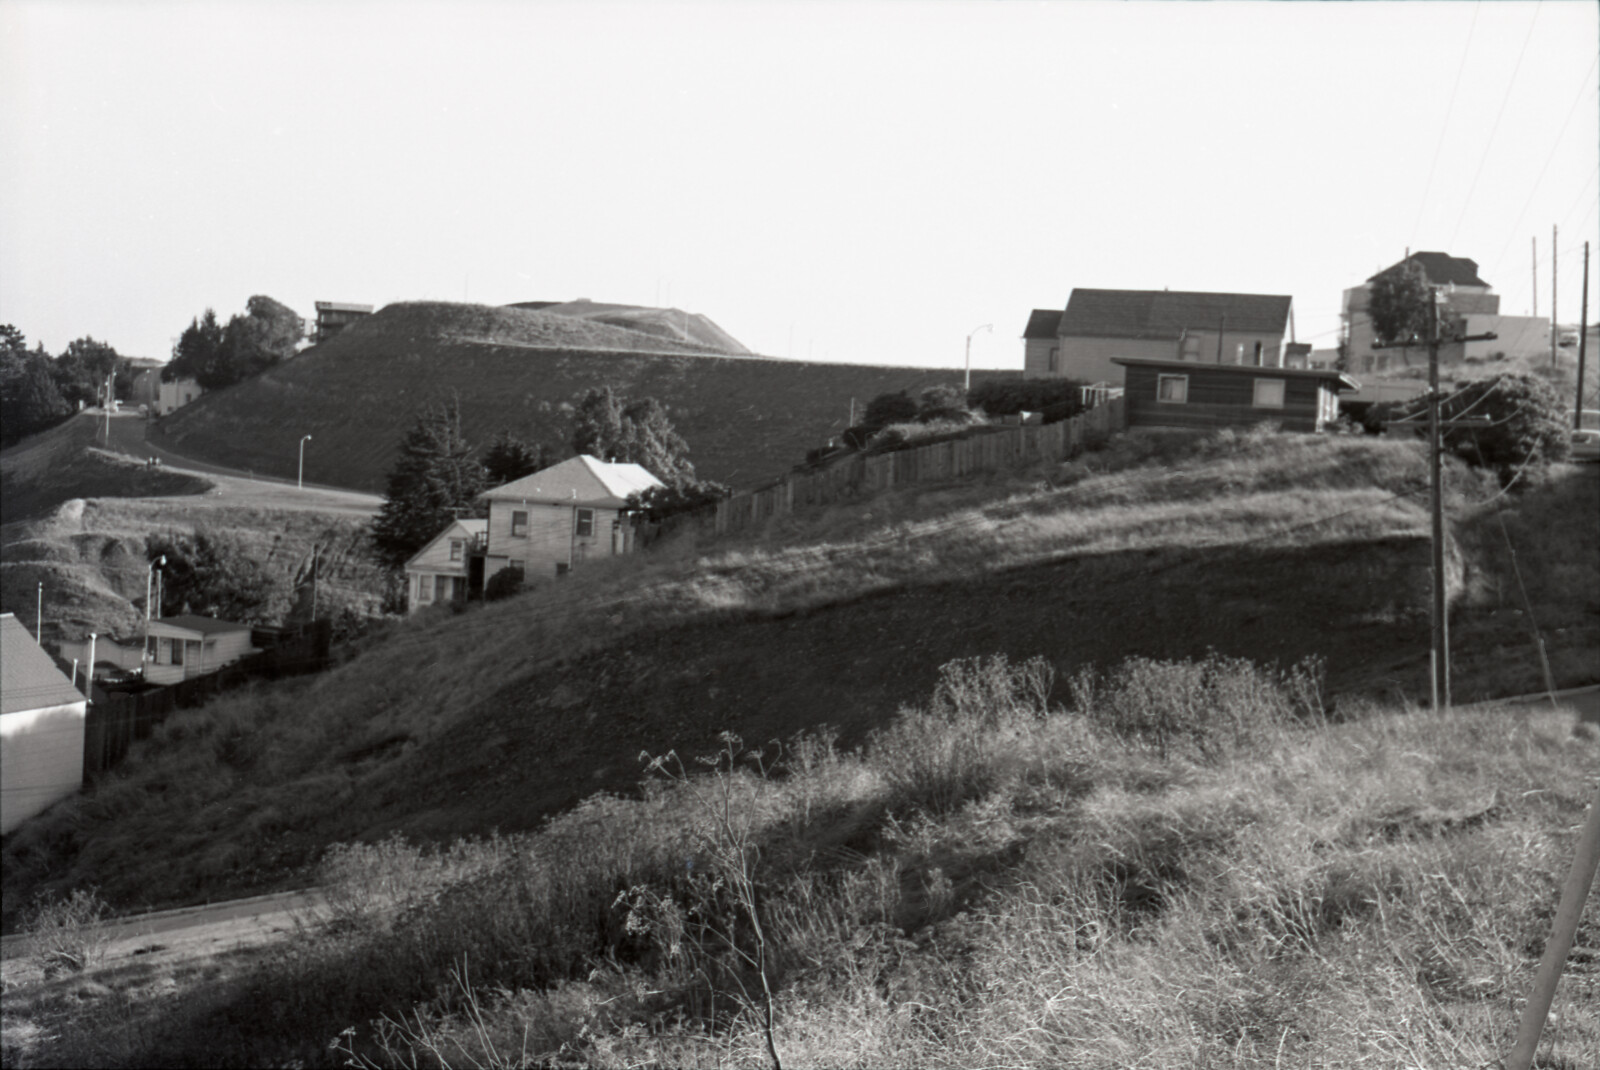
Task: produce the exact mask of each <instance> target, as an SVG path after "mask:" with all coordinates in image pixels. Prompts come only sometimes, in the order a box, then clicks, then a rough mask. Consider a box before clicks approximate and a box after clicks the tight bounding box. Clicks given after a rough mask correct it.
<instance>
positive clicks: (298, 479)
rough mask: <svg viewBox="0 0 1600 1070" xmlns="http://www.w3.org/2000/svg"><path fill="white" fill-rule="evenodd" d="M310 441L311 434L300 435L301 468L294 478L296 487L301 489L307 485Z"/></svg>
mask: <svg viewBox="0 0 1600 1070" xmlns="http://www.w3.org/2000/svg"><path fill="white" fill-rule="evenodd" d="M310 441H311V436H310V435H301V436H300V469H299V473H298V474H297V475H296V476H295V480H294V485H295V487H296V488H297V489H300V490H304V489H305V485H306V443H307V442H310Z"/></svg>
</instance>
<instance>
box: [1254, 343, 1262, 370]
mask: <svg viewBox="0 0 1600 1070" xmlns="http://www.w3.org/2000/svg"><path fill="white" fill-rule="evenodd" d="M1255 366H1256V367H1258V368H1259V367H1261V343H1260V342H1257V343H1256V359H1255Z"/></svg>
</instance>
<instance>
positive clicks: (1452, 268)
mask: <svg viewBox="0 0 1600 1070" xmlns="http://www.w3.org/2000/svg"><path fill="white" fill-rule="evenodd" d="M1407 264H1417V265H1419V266H1420V267H1421V268H1422V271H1423V273H1424V274H1425V275H1427V276H1428V281H1429V282H1431V283H1432V284H1433V285H1435V286H1444V285H1453V286H1482V287H1484V288H1485V289H1488V288H1489V284H1488V283H1487V282H1484V281H1483V280H1482V279H1480V278H1479V277H1478V262H1477V261H1476V260H1468V259H1467V258H1466V257H1464V256H1451V255H1450V254H1449V253H1412V254H1411V255H1410V256H1408V257H1406V258H1405V259H1404V260H1402V261H1400V262H1399V263H1398V264H1390V265H1389V266H1388V267H1386V268H1384V269H1383V270H1382V271H1380V272H1378V273H1377V274H1376V275H1374V276H1372V278H1370V279H1368V280H1367V281H1368V282H1376V281H1378V280H1379V279H1381V278H1383V276H1385V275H1388V274H1391V273H1393V272H1396V271H1400V270H1401V269H1403V268H1404V267H1405V266H1406V265H1407Z"/></svg>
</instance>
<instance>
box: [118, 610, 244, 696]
mask: <svg viewBox="0 0 1600 1070" xmlns="http://www.w3.org/2000/svg"><path fill="white" fill-rule="evenodd" d="M256 653H260V651H259V650H257V648H256V647H255V646H253V645H252V644H251V642H250V625H248V624H235V623H233V622H232V621H226V620H216V619H214V618H211V617H198V616H194V615H192V614H188V615H184V616H180V617H166V618H163V619H161V620H151V621H146V622H145V668H144V678H145V680H146V682H148V683H152V684H175V683H178V682H179V681H182V680H189V679H193V678H194V677H196V676H204V675H206V674H207V673H213V672H216V671H217V670H218V669H220V668H222V667H224V666H226V665H231V664H233V663H234V662H236V661H238V660H239V659H240V658H242V657H245V656H246V655H249V654H256Z"/></svg>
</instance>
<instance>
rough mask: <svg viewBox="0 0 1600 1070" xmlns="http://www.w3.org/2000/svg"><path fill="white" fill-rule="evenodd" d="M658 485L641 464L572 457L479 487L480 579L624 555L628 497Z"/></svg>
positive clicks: (559, 569)
mask: <svg viewBox="0 0 1600 1070" xmlns="http://www.w3.org/2000/svg"><path fill="white" fill-rule="evenodd" d="M662 485H663V484H662V482H661V480H659V479H657V478H656V477H655V476H653V475H651V474H650V472H649V471H647V470H646V469H645V468H643V467H641V466H640V465H637V464H621V463H617V462H611V461H602V460H600V459H598V458H596V457H590V456H589V455H587V454H579V455H578V456H576V457H570V458H568V459H567V460H565V461H562V462H561V463H560V464H556V465H552V466H550V467H549V468H546V469H544V470H542V471H539V472H535V473H533V475H531V476H523V477H522V478H521V479H514V480H512V481H511V482H510V483H506V484H503V485H501V486H498V487H494V488H493V489H491V490H486V491H484V492H483V493H482V494H480V495H478V500H479V501H483V502H487V503H488V506H489V522H488V531H487V536H486V546H485V549H484V567H483V577H484V580H485V581H487V580H489V579H490V578H492V577H493V576H494V575H495V573H497V572H499V571H501V570H502V569H508V568H509V569H514V570H516V571H518V572H521V573H522V574H523V575H525V576H529V577H533V576H559V575H561V574H562V573H564V572H566V571H568V570H569V569H572V568H576V567H578V566H579V565H581V564H582V563H583V562H584V561H586V560H590V559H592V558H597V557H611V556H614V555H616V554H626V553H631V552H632V551H633V549H634V529H633V525H632V524H631V523H629V521H628V516H627V505H628V498H629V496H630V495H634V494H639V493H642V492H644V491H646V490H649V489H650V488H652V487H659V486H662Z"/></svg>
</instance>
